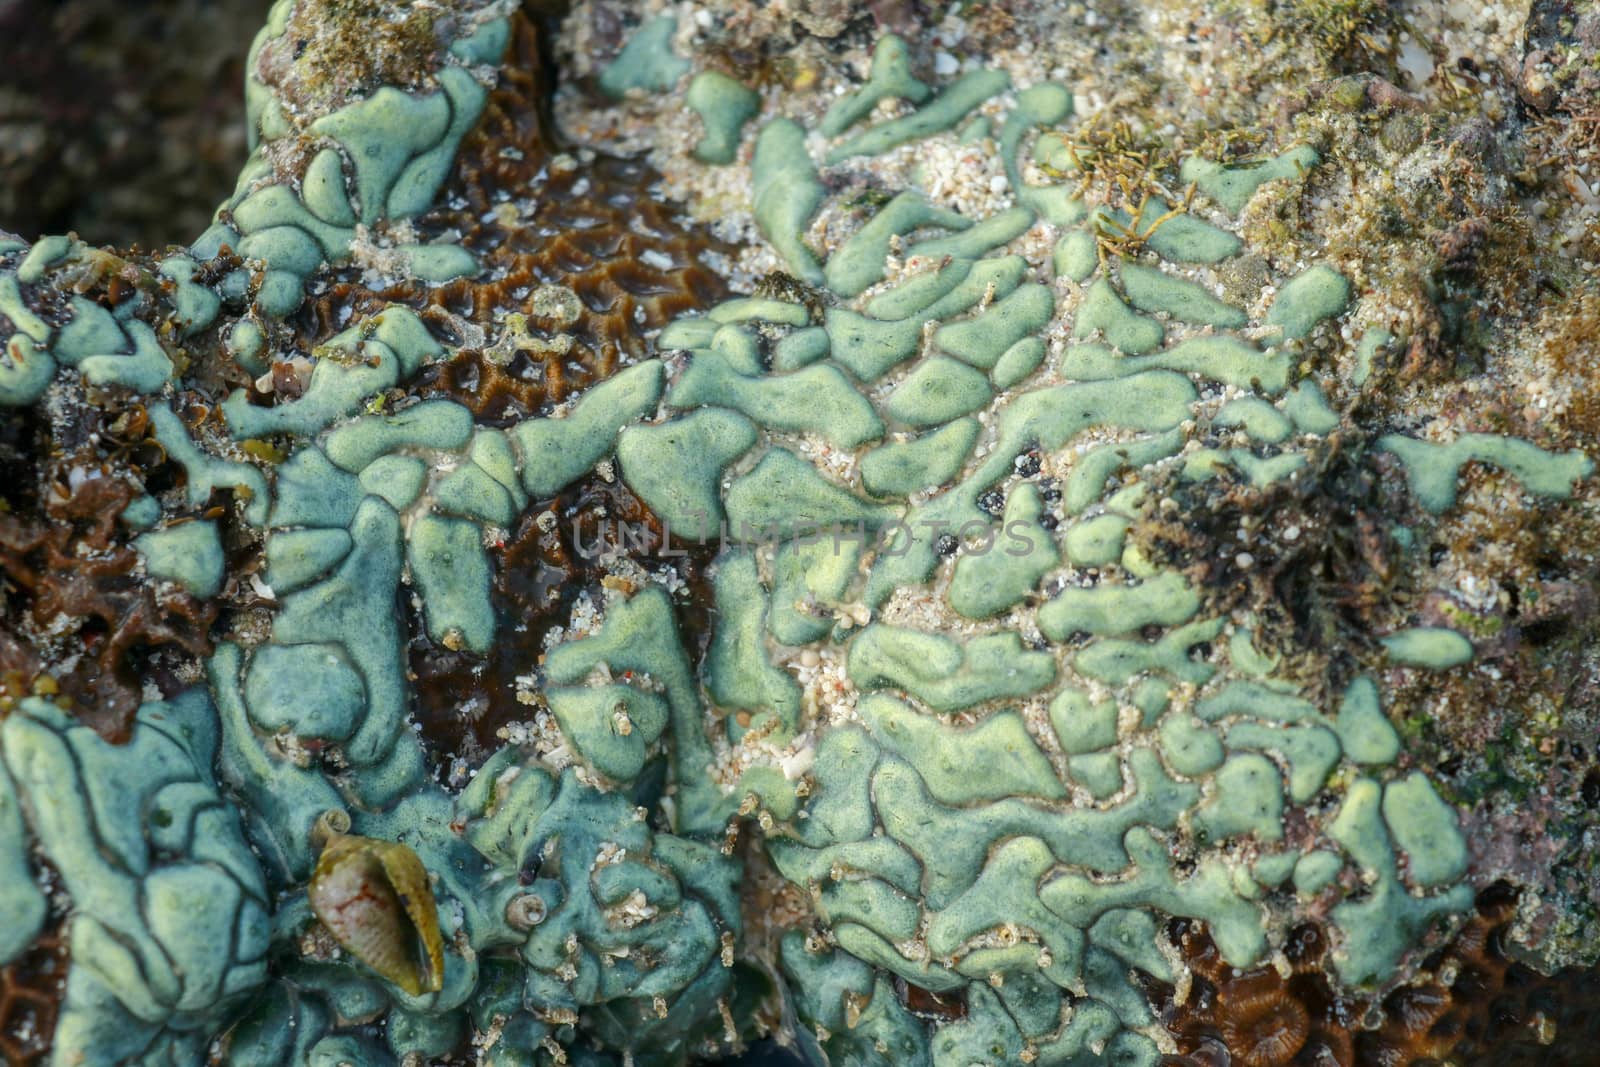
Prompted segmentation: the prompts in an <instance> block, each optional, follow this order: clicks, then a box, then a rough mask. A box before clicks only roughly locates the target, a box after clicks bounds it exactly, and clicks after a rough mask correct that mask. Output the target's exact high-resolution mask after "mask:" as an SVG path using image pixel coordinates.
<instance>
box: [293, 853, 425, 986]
mask: <svg viewBox="0 0 1600 1067" xmlns="http://www.w3.org/2000/svg"><path fill="white" fill-rule="evenodd" d="M306 895H307V897H308V899H309V900H310V903H311V910H312V911H313V912H315V913H316V916H317V918H318V919H321V920H322V923H323V925H324V926H326V927H327V928H328V930H329V931H330V932H331V933H332V934H333V936H334V939H335V940H337V941H338V942H339V944H340V945H341V946H343V948H344V949H345V951H347V952H349V953H350V954H351V955H352V956H354V957H355V958H356V959H358V960H360V961H361V962H362V963H364V964H366V965H367V966H368V967H371V968H372V969H373V970H374V971H376V972H377V973H378V974H379V975H380V976H381V977H383V978H386V979H388V980H389V981H391V982H393V983H394V984H395V985H397V986H399V987H400V988H401V989H403V990H405V991H406V992H407V993H410V994H411V995H412V996H421V995H422V994H423V993H436V992H438V991H439V989H440V988H441V987H442V986H443V984H444V939H443V938H442V937H441V936H440V933H439V911H438V908H437V906H436V905H435V904H434V900H433V890H432V888H431V887H430V886H429V884H428V872H427V869H426V868H424V867H423V865H422V861H421V860H420V859H418V858H417V854H416V853H415V852H413V851H411V849H409V848H407V847H406V846H405V845H401V844H396V843H395V842H393V841H378V840H374V839H373V838H370V837H360V836H357V835H354V834H340V835H337V836H334V837H332V838H331V839H329V841H328V843H327V845H326V846H324V848H323V850H322V855H321V856H320V857H318V859H317V869H316V870H315V871H314V872H313V873H312V875H311V886H310V888H309V889H308V890H307V891H306Z"/></svg>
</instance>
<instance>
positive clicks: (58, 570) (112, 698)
mask: <svg viewBox="0 0 1600 1067" xmlns="http://www.w3.org/2000/svg"><path fill="white" fill-rule="evenodd" d="M111 434H112V431H110V430H109V429H107V430H106V439H108V440H109V439H111ZM46 443H47V442H44V441H41V442H39V447H40V451H41V453H48V452H49V449H48V448H47V447H45V446H46ZM28 481H29V479H24V478H18V479H15V480H8V482H7V485H6V491H5V496H4V498H3V500H0V608H3V610H0V672H4V673H5V674H6V675H7V676H8V677H9V678H10V679H12V681H13V683H14V684H11V685H8V686H7V689H8V690H14V689H21V690H23V692H26V691H28V690H33V691H37V692H47V693H48V692H54V691H57V690H59V691H60V692H61V693H62V694H63V695H64V696H66V697H67V698H69V699H70V700H71V701H72V702H73V704H74V705H75V714H77V715H78V716H79V717H80V718H81V719H82V720H83V721H84V722H86V723H88V724H89V725H90V726H92V727H94V728H95V729H96V730H97V731H99V732H100V733H101V734H102V735H104V736H105V737H107V738H108V739H110V740H123V739H125V738H126V735H127V730H128V726H129V724H130V723H131V721H132V718H133V714H134V712H135V711H137V710H138V706H139V704H140V702H141V701H142V699H143V695H142V679H143V678H145V677H149V676H150V672H149V670H148V663H149V660H150V658H151V656H152V655H153V654H154V653H155V652H157V651H158V650H161V649H166V648H176V649H179V650H181V651H183V652H185V653H188V654H189V655H193V656H202V655H205V654H207V653H208V652H209V651H210V637H209V630H210V627H211V623H212V621H213V620H214V619H215V617H216V607H215V606H214V605H211V604H206V603H202V602H201V601H198V600H196V599H194V598H193V597H191V596H189V595H188V594H187V593H183V592H181V591H178V590H175V589H170V588H166V589H159V590H158V589H157V587H156V584H155V583H153V582H151V581H148V580H146V579H145V578H144V577H143V576H142V574H141V568H140V565H139V556H138V554H137V553H136V552H135V551H134V549H133V548H132V547H130V546H129V545H128V544H127V543H126V539H125V537H124V535H123V534H122V532H121V531H120V530H119V529H118V527H117V516H118V515H119V514H121V512H122V510H123V508H125V507H126V506H127V504H128V502H129V501H130V500H131V499H133V497H134V496H135V495H136V490H135V488H134V487H133V485H132V484H130V482H129V480H128V479H127V478H126V477H125V476H124V475H123V474H121V473H118V472H117V471H115V470H114V469H113V468H112V467H111V466H110V465H109V464H107V463H105V462H103V461H102V460H100V459H98V458H97V457H96V456H95V455H94V453H93V452H92V451H90V450H89V449H87V448H85V449H83V450H80V451H75V452H74V453H72V454H71V455H67V456H58V457H56V458H54V459H52V460H50V461H49V462H48V463H47V464H46V466H45V467H44V469H43V470H42V472H40V474H39V475H38V476H37V480H36V481H35V482H34V484H32V485H30V484H28ZM17 695H21V694H19V693H16V692H7V693H5V694H3V696H0V700H3V699H5V698H7V697H15V696H17Z"/></svg>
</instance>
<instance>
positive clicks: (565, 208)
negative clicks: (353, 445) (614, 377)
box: [298, 11, 729, 423]
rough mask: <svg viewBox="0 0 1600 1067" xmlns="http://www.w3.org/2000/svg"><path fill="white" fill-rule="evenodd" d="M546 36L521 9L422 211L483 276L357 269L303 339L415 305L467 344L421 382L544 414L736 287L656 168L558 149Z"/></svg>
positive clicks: (314, 315) (487, 406) (303, 329)
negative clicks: (404, 275)
mask: <svg viewBox="0 0 1600 1067" xmlns="http://www.w3.org/2000/svg"><path fill="white" fill-rule="evenodd" d="M542 40H543V34H542V30H541V27H540V25H539V23H538V21H537V16H535V15H533V14H531V13H530V12H527V11H524V12H522V13H520V14H519V15H518V16H517V17H516V18H515V19H514V32H513V36H512V43H511V50H512V54H511V57H510V58H509V59H508V61H507V63H506V64H505V65H504V67H503V68H502V70H501V75H500V83H499V85H498V87H497V88H496V89H495V90H494V92H493V93H492V94H491V95H490V98H489V103H488V105H487V106H486V108H485V109H484V114H483V117H482V118H481V119H480V120H479V123H478V125H477V127H476V129H475V130H474V132H473V133H471V134H470V135H468V137H467V139H466V141H465V142H464V143H463V145H462V149H461V152H460V154H459V157H458V159H457V164H456V168H455V172H454V176H453V177H452V179H451V181H450V182H449V184H448V185H447V187H446V189H445V191H444V193H443V194H442V195H441V197H440V204H441V206H440V207H437V208H435V209H434V210H433V211H430V212H429V213H428V214H426V215H424V216H422V217H421V218H419V219H417V220H415V226H416V230H417V231H418V233H419V235H420V236H421V237H422V238H423V239H424V240H430V239H432V238H434V237H437V236H441V235H445V234H452V235H459V238H458V240H459V243H460V244H461V245H462V246H463V247H465V248H468V249H470V250H471V251H472V252H473V253H474V254H475V255H476V256H477V257H478V260H479V262H480V263H481V264H482V265H483V271H482V274H481V275H480V278H479V279H461V280H458V281H453V282H449V283H446V284H443V285H428V284H426V283H422V282H417V281H405V282H402V283H400V284H396V285H391V286H387V287H379V288H376V289H374V288H369V287H368V286H367V285H365V284H363V283H362V281H360V280H359V277H358V272H357V271H356V270H355V269H354V268H350V269H347V270H345V271H344V272H343V280H341V281H339V282H337V283H335V284H334V285H332V286H330V287H329V289H328V291H327V292H326V293H325V294H323V295H322V296H321V297H319V298H317V299H316V300H314V301H313V302H312V303H311V304H310V305H309V307H308V308H307V309H306V310H305V311H303V312H302V313H301V316H300V320H299V330H298V333H299V337H300V340H301V342H302V343H303V344H305V345H310V344H312V343H314V342H315V341H316V340H317V339H319V338H322V337H326V336H327V335H328V333H329V332H332V331H331V330H330V326H333V328H334V329H337V328H339V325H342V324H344V323H346V322H348V321H349V318H350V313H351V310H352V309H354V310H355V311H356V312H357V313H363V312H367V311H373V310H376V309H378V308H379V307H381V306H382V305H383V304H384V303H387V302H392V301H398V302H401V303H405V304H408V305H411V306H413V307H416V308H418V309H419V310H420V311H422V313H423V314H424V316H425V317H426V318H428V319H429V321H430V322H432V323H433V325H434V326H435V328H436V329H437V330H438V331H439V332H440V333H441V334H442V335H444V336H445V337H446V338H447V340H448V341H449V342H450V343H451V345H452V346H453V347H458V348H459V349H460V351H459V354H457V355H456V356H455V357H454V358H453V359H451V360H450V361H449V362H448V363H446V364H445V365H443V366H442V367H440V368H437V370H436V371H435V373H434V377H433V378H432V380H431V381H427V382H423V383H420V385H419V389H420V391H422V392H424V393H428V392H434V393H441V394H444V395H447V396H450V397H451V398H453V399H455V400H458V401H460V402H461V403H463V404H465V405H466V406H468V407H469V408H471V409H472V411H473V413H474V414H475V415H477V416H478V417H479V419H480V420H481V421H484V422H488V423H504V422H510V421H514V420H517V419H521V418H526V417H528V416H530V415H538V414H540V413H542V412H543V411H544V410H546V409H547V408H548V406H550V405H553V404H558V403H560V402H561V401H562V400H564V399H566V398H567V397H569V396H571V395H573V394H574V393H575V392H577V391H580V390H582V389H584V388H586V387H587V386H589V385H591V384H593V383H594V382H596V381H598V380H600V379H602V378H605V377H607V376H608V375H610V374H612V373H614V372H615V371H617V370H618V369H620V368H621V367H623V366H625V365H627V364H628V363H630V362H633V361H636V360H639V359H642V358H644V357H645V356H646V355H647V349H646V345H645V339H644V335H645V333H646V332H647V331H649V330H653V329H659V328H660V327H662V326H664V325H665V324H666V323H667V322H669V321H670V320H671V319H673V318H674V317H676V316H678V315H681V314H683V313H684V312H686V311H690V310H693V309H695V308H698V307H706V306H709V305H710V304H713V303H715V302H716V301H717V300H720V299H722V298H723V297H724V296H726V295H727V289H726V286H725V283H724V282H723V280H722V278H721V277H720V275H718V274H716V273H715V272H714V271H712V270H711V269H710V268H709V267H707V266H705V265H704V264H702V263H701V261H700V257H701V256H702V255H703V254H705V253H708V252H713V253H721V252H726V251H729V249H728V248H727V247H726V246H725V245H723V244H722V243H721V242H719V241H717V240H716V239H715V238H714V237H713V236H712V235H711V234H710V233H709V232H707V231H706V230H705V229H704V228H702V227H699V226H696V225H692V224H688V223H685V222H683V221H681V220H680V219H679V218H678V215H677V210H676V208H675V207H674V206H673V205H672V204H671V203H670V202H667V201H663V200H662V199H660V198H659V197H657V196H655V195H654V193H653V188H654V186H655V183H656V181H657V179H658V175H657V174H656V173H655V171H653V170H652V169H651V168H650V167H649V166H648V164H646V163H644V162H643V161H641V160H636V159H623V158H618V157H615V156H607V155H597V154H595V153H592V152H590V151H588V150H583V151H581V152H579V151H577V150H574V151H572V152H567V151H563V150H562V149H563V145H562V142H561V138H560V136H559V134H558V133H557V132H556V131H555V128H554V124H553V122H552V120H551V119H550V117H549V114H548V104H549V99H550V86H551V77H550V74H549V62H548V60H547V59H546V58H545V56H544V55H543V52H542V48H541V45H542ZM561 290H564V291H565V292H564V293H563V292H559V291H561ZM552 291H557V296H559V297H561V298H562V299H561V300H559V301H557V302H556V304H555V306H554V307H551V306H549V304H548V303H547V302H544V301H541V299H540V298H541V297H542V296H544V295H545V294H548V293H551V292H552ZM569 308H570V310H568V309H569ZM510 314H517V315H522V316H524V317H525V329H526V334H525V336H522V337H515V336H513V334H514V333H515V329H514V327H513V326H512V325H511V324H510V323H509V322H508V321H507V320H506V317H507V316H508V315H510ZM335 324H339V325H335Z"/></svg>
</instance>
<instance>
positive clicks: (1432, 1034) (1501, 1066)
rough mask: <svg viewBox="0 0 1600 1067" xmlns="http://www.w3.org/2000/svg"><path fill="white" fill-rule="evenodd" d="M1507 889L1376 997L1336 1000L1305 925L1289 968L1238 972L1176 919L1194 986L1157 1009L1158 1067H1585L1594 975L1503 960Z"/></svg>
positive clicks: (1599, 995) (1599, 984)
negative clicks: (1163, 1048) (1165, 1036)
mask: <svg viewBox="0 0 1600 1067" xmlns="http://www.w3.org/2000/svg"><path fill="white" fill-rule="evenodd" d="M1515 910H1516V894H1515V893H1514V892H1513V891H1512V890H1510V889H1509V888H1507V887H1505V886H1503V885H1501V886H1496V887H1492V888H1490V889H1488V890H1485V891H1484V892H1483V893H1481V894H1479V897H1478V908H1477V912H1476V914H1475V915H1473V917H1472V918H1470V919H1469V920H1468V921H1467V923H1466V925H1465V926H1463V927H1462V929H1461V930H1460V931H1459V932H1458V933H1457V934H1456V936H1455V938H1454V939H1453V940H1452V941H1451V943H1450V944H1449V945H1447V946H1445V947H1444V948H1443V949H1441V950H1440V951H1439V952H1437V953H1435V954H1434V955H1433V956H1432V957H1430V958H1429V959H1428V960H1427V961H1425V963H1424V965H1423V967H1422V969H1421V970H1420V971H1419V981H1418V982H1417V984H1414V985H1407V986H1402V987H1400V988H1398V989H1395V990H1393V991H1392V992H1390V993H1388V994H1387V995H1385V996H1384V997H1383V998H1382V999H1381V1000H1379V1001H1377V1002H1373V1001H1371V1000H1367V999H1362V998H1357V997H1351V996H1346V995H1343V994H1340V993H1337V992H1336V991H1335V990H1334V989H1333V988H1332V986H1331V985H1330V984H1329V981H1328V978H1327V970H1326V959H1325V957H1326V952H1327V947H1328V946H1327V941H1326V938H1325V936H1324V935H1323V933H1322V931H1321V930H1320V929H1319V928H1318V927H1316V926H1314V925H1307V926H1302V927H1300V928H1298V929H1297V930H1295V931H1294V932H1293V933H1292V934H1291V935H1290V939H1289V943H1288V944H1287V945H1286V946H1285V955H1286V956H1287V957H1288V958H1289V961H1290V964H1291V966H1290V968H1289V973H1288V974H1287V975H1284V974H1282V973H1280V972H1279V971H1278V970H1277V969H1275V968H1273V967H1270V966H1269V967H1257V968H1254V969H1252V970H1248V971H1237V970H1234V969H1233V968H1231V967H1229V966H1228V965H1227V964H1226V963H1224V962H1223V960H1222V958H1221V956H1220V955H1219V954H1218V952H1217V949H1216V945H1215V944H1214V943H1213V942H1212V940H1211V938H1210V937H1209V936H1208V935H1207V934H1206V933H1205V931H1204V930H1203V929H1202V928H1201V927H1200V925H1199V924H1196V923H1191V922H1188V921H1179V922H1175V923H1174V924H1173V927H1172V931H1171V933H1172V939H1173V941H1174V943H1175V944H1177V945H1178V946H1179V948H1180V949H1181V950H1182V952H1183V953H1184V956H1185V958H1186V961H1187V962H1188V965H1189V969H1190V973H1191V975H1192V980H1191V983H1190V986H1189V990H1188V995H1187V996H1186V997H1185V998H1184V999H1183V1001H1182V1002H1181V1003H1179V1002H1177V1001H1176V1000H1173V999H1169V1000H1168V1002H1167V1003H1165V1004H1164V1005H1163V1012H1164V1018H1165V1021H1166V1025H1167V1028H1168V1029H1169V1030H1170V1031H1171V1033H1172V1035H1173V1038H1174V1040H1176V1042H1177V1044H1178V1048H1179V1051H1180V1053H1181V1054H1180V1055H1178V1056H1169V1057H1167V1059H1166V1060H1165V1067H1432V1065H1435V1064H1439V1063H1444V1062H1449V1063H1454V1064H1457V1065H1458V1067H1516V1065H1522V1064H1526V1065H1529V1067H1532V1065H1534V1064H1538V1065H1539V1067H1581V1065H1586V1064H1591V1063H1593V1062H1594V1048H1595V1040H1596V1037H1597V1035H1596V1029H1597V1026H1596V1022H1595V1008H1596V1007H1597V1006H1600V970H1597V969H1594V968H1590V969H1582V968H1568V969H1566V970H1564V971H1561V972H1559V973H1557V974H1555V975H1552V976H1548V977H1547V976H1544V975H1541V974H1539V973H1538V972H1537V971H1535V970H1533V969H1532V968H1531V967H1528V966H1526V965H1525V964H1522V963H1518V962H1516V961H1514V960H1512V959H1511V958H1510V957H1509V956H1508V955H1507V954H1506V950H1505V936H1506V932H1507V930H1508V928H1509V926H1510V923H1511V920H1512V917H1513V915H1514V912H1515Z"/></svg>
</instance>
